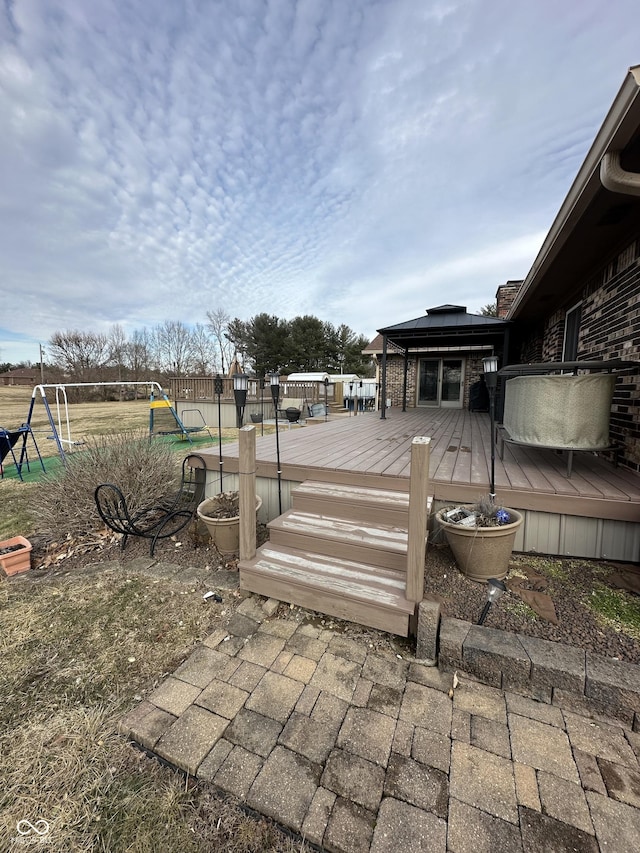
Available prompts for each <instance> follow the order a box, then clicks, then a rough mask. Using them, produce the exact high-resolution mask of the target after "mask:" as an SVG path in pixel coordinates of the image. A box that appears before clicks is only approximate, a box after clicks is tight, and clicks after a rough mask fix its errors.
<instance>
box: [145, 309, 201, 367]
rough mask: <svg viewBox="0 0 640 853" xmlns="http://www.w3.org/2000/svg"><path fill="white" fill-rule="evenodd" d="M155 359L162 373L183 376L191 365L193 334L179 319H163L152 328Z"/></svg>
mask: <svg viewBox="0 0 640 853" xmlns="http://www.w3.org/2000/svg"><path fill="white" fill-rule="evenodd" d="M153 343H154V351H155V356H156V361H157V363H158V366H159V368H160V369H161V370H162V371H163V372H164V373H170V374H173V375H174V376H185V375H186V374H187V373H189V372H190V370H191V369H192V365H193V355H194V353H193V336H192V333H191V330H190V329H189V328H188V326H185V324H184V323H183V322H181V321H180V320H165V321H164V323H160V324H159V325H157V326H154V328H153Z"/></svg>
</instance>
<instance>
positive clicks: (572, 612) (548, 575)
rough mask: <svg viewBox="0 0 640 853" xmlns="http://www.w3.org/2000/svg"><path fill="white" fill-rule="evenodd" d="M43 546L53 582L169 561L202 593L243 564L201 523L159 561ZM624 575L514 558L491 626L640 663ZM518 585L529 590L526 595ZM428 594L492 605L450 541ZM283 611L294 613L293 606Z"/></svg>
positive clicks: (101, 549)
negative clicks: (104, 568)
mask: <svg viewBox="0 0 640 853" xmlns="http://www.w3.org/2000/svg"><path fill="white" fill-rule="evenodd" d="M267 537H268V532H267V530H266V527H264V526H263V525H261V526H259V529H258V544H261V542H263V541H265V540H266V539H267ZM43 545H44V542H43V541H40V542H39V541H38V540H37V538H36V541H35V549H34V558H33V561H32V565H33V566H34V567H35V568H34V570H33V571H32V573H31V574H32V576H33V579H34V580H35V579H36V578H38V577H47V576H49V577H50V576H51V573H53V574H54V575H57V574H59V573H63V574H64V575H66V576H67V577H70V576H72V575H73V574H74V573H76V572H78V573H84V572H86V571H91V570H92V566H93V564H95V563H104V562H106V561H111V560H115V561H119V562H122V563H123V565H124V564H127V563H130V562H131V561H135V566H136V571H144V572H146V573H148V574H149V575H150V576H153V574H154V571H155V569H154V566H157V565H158V563H160V564H162V563H165V562H169V563H171V564H173V565H174V566H175V577H176V579H179V578H180V577H181V575H182V574H183V575H184V578H185V580H186V581H188V582H190V583H192V582H195V583H197V584H198V585H199V587H201V588H202V592H203V594H204V592H206V591H208V590H209V588H210V589H211V590H212V591H215V590H221V589H222V590H225V589H230V588H235V587H236V586H237V577H238V576H237V560H236V559H235V558H233V557H231V558H224V557H221V555H220V554H219V553H218V552H217V550H216V549H215V548H214V547H213V546H210V545H209V541H208V535H207V534H206V531H204V529H203V528H202V527H201V526H200V528H198V531H197V533H195V532H194V530H193V529H191V530H190V531H189V532H188V533H185V534H183V535H182V536H181V537H180V538H179V539H178V540H174V541H172V540H169V541H163V542H159V543H158V545H157V547H156V552H155V558H154V559H148V560H147V559H146V558H148V556H149V552H148V543H147V542H144V541H141V540H130V542H129V543H128V544H127V547H126V550H125V551H124V552H123V551H122V550H121V549H120V547H119V543H118V540H117V538H116V537H108V538H106V539H104V540H103V541H102V542H100V544H99V545H98V546H97V547H95V548H93V549H91V550H84V549H83V548H81V547H79V548H78V549H77V550H76V551H75V552H74V550H73V547H72V548H70V549H67V551H65V549H64V547H62V548H59V549H58V551H57V553H54V554H53V555H48V556H47V555H46V553H45V551H44V550H43ZM67 554H68V555H67ZM65 555H67V556H65ZM43 563H44V564H45V566H43ZM38 566H40V567H38ZM143 567H144V568H143ZM620 573H622V574H623V575H625V576H628V573H631V575H634V573H635V576H636V577H637V581H638V586H639V587H640V567H638V566H637V565H636V566H632V565H629V564H624V565H622V564H616V563H611V562H601V561H590V560H581V559H569V558H567V559H560V558H556V557H541V556H536V555H528V554H514V555H513V557H512V559H511V562H510V570H509V574H508V576H507V578H506V583H507V586H508V587H512V588H511V589H508V591H507V593H506V594H505V595H503V596H502V598H501V599H500V600H499V601H498V602H497V603H496V604H495V605H494V606H493V607H492V608H491V609H490V611H489V613H488V615H487V618H486V620H485V625H486V626H487V627H491V628H499V629H503V630H508V631H514V632H519V633H522V634H526V635H529V636H534V637H540V638H542V639H547V640H553V641H556V642H561V643H567V644H569V645H575V646H578V647H579V648H583V649H585V650H589V651H593V652H596V653H598V654H602V655H606V656H610V657H615V658H618V659H619V660H625V661H628V662H630V663H640V595H637V594H634V593H633V592H630V591H628V590H621V589H618V588H616V584H615V579H616V577H617V576H618V575H619V574H620ZM205 587H207V589H206V590H205ZM518 588H520V589H523V590H524V593H523V594H520V592H519V591H518ZM531 590H532V591H537V592H538V593H542V594H543V596H545V595H548V596H549V597H550V599H551V601H552V603H553V610H555V615H556V618H557V623H554V622H552V621H548V619H547V618H545V615H540V613H538V612H536V610H535V609H533V608H532V607H531V606H530V605H529V604H528V603H527V602H526V601H525V600H523V598H524V597H526V592H527V591H531ZM425 595H427V596H431V597H434V598H436V600H438V601H440V603H441V606H442V613H443V614H444V615H446V616H455V617H457V618H459V619H465V620H467V621H469V622H477V620H478V618H479V615H480V613H481V611H482V609H483V606H484V603H485V600H486V597H485V596H486V589H485V586H484V585H483V584H479V583H476V582H474V581H471V580H469V579H468V578H466V577H465V576H464V575H463V574H462V573H461V572H460V571H459V570H458V568H457V566H456V564H455V561H454V558H453V556H452V554H451V551H450V550H449V548H448V546H447V545H446V543H445V542H444V541H436V542H434V543H430V545H429V547H428V550H427V560H426V569H425ZM240 599H241V596H239V595H238V594H237V593H236V595H235V597H234V599H233V600H231V601H229V602H228V603H227V606H233V603H234V601H236V603H237V601H239V600H240ZM535 600H536V599H535V598H534V601H535ZM281 606H282V607H283V608H285V607H286V608H289V605H284V604H283V605H281ZM290 609H294V610H296V612H299V614H300V618H306V617H308V616H309V615H310V614H309V613H308V612H307V611H304V610H302V608H290ZM543 613H545V611H543ZM315 615H316V616H317V618H318V619H320V620H322V619H325V620H327V621H331V623H332V625H334V626H336V625H338V626H340V627H341V628H342V630H343V631H344V633H345V634H346V635H349V636H359V637H366V638H367V640H368V641H369V642H370V643H372V644H374V645H376V646H379V645H385V646H389V645H392V646H394V647H397V646H404V647H405V650H406V651H407V652H410V651H411V645H410V641H404V640H401V639H400V638H393V637H390V636H389V635H386V634H384V633H383V632H380V631H375V630H374V629H369V628H366V627H363V626H359V625H355V624H353V623H348V622H340V620H335V619H330V617H324V616H322V615H321V614H315ZM546 615H547V616H548V613H546Z"/></svg>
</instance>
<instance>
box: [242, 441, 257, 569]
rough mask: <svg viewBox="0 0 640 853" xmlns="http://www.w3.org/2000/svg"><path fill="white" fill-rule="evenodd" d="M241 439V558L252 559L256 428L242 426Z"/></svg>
mask: <svg viewBox="0 0 640 853" xmlns="http://www.w3.org/2000/svg"><path fill="white" fill-rule="evenodd" d="M239 439H240V456H239V459H238V474H239V480H240V484H239V501H240V559H241V560H252V559H253V558H254V557H255V555H256V428H255V427H254V426H249V425H248V426H244V427H242V429H240V430H239Z"/></svg>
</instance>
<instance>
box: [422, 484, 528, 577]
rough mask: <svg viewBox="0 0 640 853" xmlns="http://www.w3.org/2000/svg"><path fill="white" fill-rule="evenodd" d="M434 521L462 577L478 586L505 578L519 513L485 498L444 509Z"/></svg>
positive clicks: (487, 496)
mask: <svg viewBox="0 0 640 853" xmlns="http://www.w3.org/2000/svg"><path fill="white" fill-rule="evenodd" d="M436 519H437V520H438V523H439V524H440V526H441V528H442V529H443V530H444V535H445V537H446V539H447V542H448V543H449V547H450V548H451V551H452V552H453V556H454V557H455V560H456V563H457V564H458V568H459V569H460V571H461V572H462V573H463V574H464V575H466V577H468V578H470V579H471V580H474V581H479V582H481V583H486V581H487V580H488V579H489V578H496V579H497V580H502V579H503V578H504V577H506V575H507V572H508V571H509V559H510V558H511V552H512V551H513V544H514V542H515V538H516V534H517V532H518V529H519V527H520V525H521V524H522V520H523V519H522V514H521V513H519V512H517V510H515V509H507V508H506V507H503V506H500V505H499V504H496V503H495V502H494V501H492V499H491V497H490V496H489V495H486V496H483V497H482V498H480V499H479V500H478V501H477V503H475V504H472V505H463V506H456V507H444V508H443V509H441V510H440V511H439V512H437V513H436Z"/></svg>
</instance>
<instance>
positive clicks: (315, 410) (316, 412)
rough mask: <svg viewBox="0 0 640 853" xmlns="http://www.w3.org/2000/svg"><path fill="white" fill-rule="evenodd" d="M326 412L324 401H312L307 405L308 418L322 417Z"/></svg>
mask: <svg viewBox="0 0 640 853" xmlns="http://www.w3.org/2000/svg"><path fill="white" fill-rule="evenodd" d="M326 414H327V407H326V406H325V404H324V403H312V404H311V405H310V406H309V417H310V418H323V417H324V416H325V415H326Z"/></svg>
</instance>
